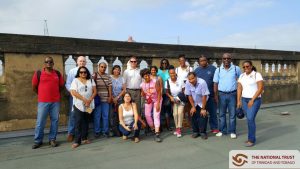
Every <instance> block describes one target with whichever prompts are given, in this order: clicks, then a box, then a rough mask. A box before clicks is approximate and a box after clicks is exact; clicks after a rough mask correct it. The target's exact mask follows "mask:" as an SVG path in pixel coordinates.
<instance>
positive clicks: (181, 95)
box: [177, 92, 188, 103]
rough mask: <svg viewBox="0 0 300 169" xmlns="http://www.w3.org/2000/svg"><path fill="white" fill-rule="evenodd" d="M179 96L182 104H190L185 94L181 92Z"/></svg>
mask: <svg viewBox="0 0 300 169" xmlns="http://www.w3.org/2000/svg"><path fill="white" fill-rule="evenodd" d="M177 96H178V98H179V99H180V101H181V102H183V103H187V102H188V99H187V98H186V95H185V94H184V93H183V92H179V93H178V95H177Z"/></svg>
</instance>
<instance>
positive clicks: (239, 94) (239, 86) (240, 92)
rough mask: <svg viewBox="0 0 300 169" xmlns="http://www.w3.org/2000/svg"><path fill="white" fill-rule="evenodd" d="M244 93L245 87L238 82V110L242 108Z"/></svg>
mask: <svg viewBox="0 0 300 169" xmlns="http://www.w3.org/2000/svg"><path fill="white" fill-rule="evenodd" d="M242 91H243V86H242V84H241V83H240V82H238V87H237V98H236V99H237V108H241V107H242Z"/></svg>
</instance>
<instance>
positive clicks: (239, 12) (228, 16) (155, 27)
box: [0, 0, 300, 51]
mask: <svg viewBox="0 0 300 169" xmlns="http://www.w3.org/2000/svg"><path fill="white" fill-rule="evenodd" d="M299 8H300V1H299V0H42V1H41V0H1V1H0V33H14V34H30V35H44V28H45V21H44V20H47V28H48V33H49V35H50V36H60V37H75V38H87V39H104V40H116V41H126V40H127V39H128V37H129V36H133V39H134V40H135V41H136V42H146V43H163V44H182V45H196V46H218V47H236V48H252V49H253V48H256V49H272V50H289V51H300V10H299Z"/></svg>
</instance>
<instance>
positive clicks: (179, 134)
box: [177, 128, 182, 138]
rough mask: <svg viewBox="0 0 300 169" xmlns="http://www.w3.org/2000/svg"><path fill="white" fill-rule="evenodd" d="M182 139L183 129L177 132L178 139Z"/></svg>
mask: <svg viewBox="0 0 300 169" xmlns="http://www.w3.org/2000/svg"><path fill="white" fill-rule="evenodd" d="M180 137H182V135H181V129H180V128H178V130H177V138H180Z"/></svg>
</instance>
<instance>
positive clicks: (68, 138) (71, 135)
mask: <svg viewBox="0 0 300 169" xmlns="http://www.w3.org/2000/svg"><path fill="white" fill-rule="evenodd" d="M73 140H74V135H73V134H68V136H67V142H72V141H73Z"/></svg>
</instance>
